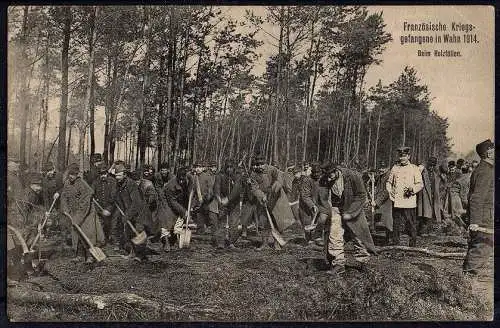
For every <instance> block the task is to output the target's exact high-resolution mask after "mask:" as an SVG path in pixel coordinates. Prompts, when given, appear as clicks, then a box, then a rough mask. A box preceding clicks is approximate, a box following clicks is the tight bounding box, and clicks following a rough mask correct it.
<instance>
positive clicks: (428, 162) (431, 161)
mask: <svg viewBox="0 0 500 328" xmlns="http://www.w3.org/2000/svg"><path fill="white" fill-rule="evenodd" d="M427 164H429V165H433V166H435V165H436V164H437V158H436V157H429V159H428V160H427Z"/></svg>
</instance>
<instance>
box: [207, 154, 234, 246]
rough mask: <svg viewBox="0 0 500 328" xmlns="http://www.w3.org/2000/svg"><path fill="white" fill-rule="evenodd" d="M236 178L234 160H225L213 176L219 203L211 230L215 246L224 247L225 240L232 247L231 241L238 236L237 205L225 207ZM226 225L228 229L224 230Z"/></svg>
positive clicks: (216, 197) (215, 193)
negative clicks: (217, 214)
mask: <svg viewBox="0 0 500 328" xmlns="http://www.w3.org/2000/svg"><path fill="white" fill-rule="evenodd" d="M236 179H237V178H236V173H235V170H234V162H233V161H231V160H227V161H226V163H225V164H224V167H223V168H222V170H221V171H220V172H219V173H218V174H217V175H216V176H215V182H214V196H215V199H216V200H217V202H218V204H219V217H218V220H217V225H216V226H215V227H214V230H213V243H214V245H215V246H216V247H217V248H224V246H225V243H224V242H225V241H226V240H227V246H228V247H230V248H234V244H233V242H234V241H236V239H237V238H238V236H235V235H236V233H237V227H238V219H239V217H238V214H239V211H238V207H237V206H234V205H235V204H232V205H233V206H231V208H229V207H227V205H228V202H229V197H230V195H231V193H232V192H233V190H234V189H235V188H237V186H236V181H237V180H236ZM238 201H239V199H238ZM224 206H225V207H224ZM226 226H227V229H228V230H229V231H224V229H226V228H225V227H226Z"/></svg>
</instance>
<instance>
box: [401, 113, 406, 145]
mask: <svg viewBox="0 0 500 328" xmlns="http://www.w3.org/2000/svg"><path fill="white" fill-rule="evenodd" d="M405 144H406V112H405V109H404V108H403V141H402V143H401V146H404V145H405Z"/></svg>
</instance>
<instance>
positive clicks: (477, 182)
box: [468, 160, 495, 229]
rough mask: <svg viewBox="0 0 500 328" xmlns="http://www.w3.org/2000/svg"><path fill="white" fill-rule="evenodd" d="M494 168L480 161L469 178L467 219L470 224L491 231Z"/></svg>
mask: <svg viewBox="0 0 500 328" xmlns="http://www.w3.org/2000/svg"><path fill="white" fill-rule="evenodd" d="M494 190H495V167H494V166H493V165H491V164H490V163H488V162H486V161H484V160H481V161H480V162H479V165H478V166H477V167H476V169H475V170H474V171H473V172H472V175H471V177H470V189H469V197H468V199H469V218H470V223H471V224H477V225H479V226H481V227H484V228H489V229H493V207H494Z"/></svg>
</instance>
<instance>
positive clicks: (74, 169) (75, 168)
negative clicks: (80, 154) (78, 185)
mask: <svg viewBox="0 0 500 328" xmlns="http://www.w3.org/2000/svg"><path fill="white" fill-rule="evenodd" d="M67 170H68V174H71V175H77V174H78V173H79V172H80V166H79V165H78V164H77V163H71V164H70V165H68V168H67Z"/></svg>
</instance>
